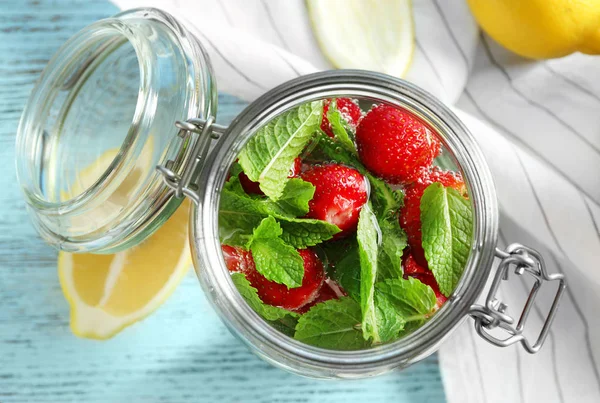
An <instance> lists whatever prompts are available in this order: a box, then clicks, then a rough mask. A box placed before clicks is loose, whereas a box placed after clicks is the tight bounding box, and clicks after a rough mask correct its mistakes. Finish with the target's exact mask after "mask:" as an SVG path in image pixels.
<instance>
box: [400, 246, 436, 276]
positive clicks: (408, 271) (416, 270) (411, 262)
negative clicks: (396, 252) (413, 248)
mask: <svg viewBox="0 0 600 403" xmlns="http://www.w3.org/2000/svg"><path fill="white" fill-rule="evenodd" d="M402 269H403V271H404V275H405V276H413V275H418V274H425V273H427V272H428V271H429V269H428V268H427V266H425V267H423V266H421V265H420V264H419V263H417V261H416V260H415V257H414V256H413V255H412V253H410V252H408V253H405V255H404V256H403V257H402Z"/></svg>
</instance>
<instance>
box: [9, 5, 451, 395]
mask: <svg viewBox="0 0 600 403" xmlns="http://www.w3.org/2000/svg"><path fill="white" fill-rule="evenodd" d="M117 11H118V10H117V9H116V7H115V6H114V5H112V4H110V3H108V2H106V1H98V0H95V1H83V0H82V1H76V0H60V1H58V0H56V1H23V0H16V1H14V0H13V1H9V0H4V1H0V168H1V172H2V174H1V175H0V189H1V190H0V402H3V403H5V402H21V401H27V402H31V401H56V402H65V401H102V402H139V401H145V402H150V401H226V402H228V401H245V402H248V401H256V402H266V401H293V402H313V401H314V402H339V401H343V402H362V401H368V402H369V403H372V402H383V401H390V402H391V401H393V402H443V401H444V400H445V399H444V392H443V388H442V384H441V380H440V373H439V369H438V362H437V357H436V356H433V357H430V358H428V359H426V360H425V361H424V362H422V363H420V364H418V365H415V366H413V367H411V368H409V369H408V370H404V371H401V372H400V371H399V372H394V373H391V374H388V375H384V376H381V377H378V378H374V379H368V380H361V381H315V380H310V379H305V378H302V377H298V376H295V375H291V374H288V373H286V372H283V371H281V370H279V369H276V368H274V367H272V366H270V365H269V364H267V363H265V362H263V361H261V360H260V359H259V358H257V357H256V356H254V355H253V354H251V353H250V352H249V351H248V350H247V349H246V347H245V346H244V345H243V344H242V343H241V342H240V341H238V340H236V339H235V338H234V337H233V336H232V335H231V334H230V333H229V332H228V331H227V330H226V328H225V327H224V326H223V324H222V323H221V322H220V320H219V318H218V317H217V316H216V314H215V313H214V312H213V311H212V310H211V308H210V307H209V305H208V303H207V301H206V299H205V298H204V296H203V295H202V292H201V289H200V287H199V285H198V283H197V280H196V278H195V275H194V274H193V273H192V272H190V273H189V275H188V276H187V278H186V279H185V280H184V281H183V283H182V284H181V285H180V286H179V288H178V289H177V291H176V292H175V293H174V295H173V296H172V297H171V298H170V299H169V300H168V301H167V303H166V304H165V305H164V306H163V307H161V308H160V309H159V310H158V311H157V312H156V313H155V314H154V315H152V316H151V317H149V318H148V319H146V320H145V321H143V322H141V323H138V324H136V325H134V326H132V327H130V328H128V329H126V330H125V331H124V332H123V333H121V334H119V335H118V336H117V337H115V338H113V339H112V340H110V341H107V342H97V341H92V340H83V339H79V338H77V337H75V336H73V335H72V334H71V333H70V331H69V327H68V320H69V312H68V306H67V303H66V302H65V300H64V299H63V296H62V293H61V290H60V286H59V283H58V277H57V274H56V252H55V251H54V250H52V249H51V248H50V247H48V246H46V245H45V244H44V243H43V242H42V241H41V240H40V239H39V238H38V237H37V236H36V234H35V233H34V230H33V228H32V226H31V225H30V223H29V221H28V218H27V214H26V212H25V207H24V203H23V201H22V199H21V196H20V192H19V189H18V186H17V183H16V176H15V169H14V140H15V132H16V127H17V123H18V119H19V115H20V113H21V109H22V108H23V106H24V103H25V100H26V98H27V96H28V94H29V92H30V91H31V88H32V86H33V83H34V81H35V80H36V78H37V76H38V75H39V73H40V72H41V70H42V68H43V67H44V65H45V64H46V62H47V60H48V59H49V57H50V56H51V55H52V54H53V52H54V51H55V50H56V49H57V48H58V47H59V46H60V44H61V43H62V42H63V41H65V40H66V39H67V38H68V37H69V36H70V35H71V34H73V33H74V32H76V31H77V30H78V29H80V28H82V27H83V26H85V25H86V24H89V23H91V22H92V21H94V20H97V19H100V18H103V17H107V16H109V15H112V14H114V13H116V12H117ZM219 101H220V105H219V109H220V113H219V122H220V123H223V124H226V123H228V122H229V121H230V120H231V119H232V118H233V116H235V115H236V114H237V113H238V112H239V111H240V110H241V109H242V108H243V107H244V104H243V103H242V102H240V101H237V100H236V99H235V98H232V97H228V96H224V95H222V96H220V98H219Z"/></svg>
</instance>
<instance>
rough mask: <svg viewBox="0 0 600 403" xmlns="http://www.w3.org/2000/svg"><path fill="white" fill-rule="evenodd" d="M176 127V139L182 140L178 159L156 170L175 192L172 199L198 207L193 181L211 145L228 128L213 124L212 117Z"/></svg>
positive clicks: (196, 187) (181, 123) (159, 166)
mask: <svg viewBox="0 0 600 403" xmlns="http://www.w3.org/2000/svg"><path fill="white" fill-rule="evenodd" d="M175 126H177V128H179V133H178V136H179V137H180V138H182V139H183V141H182V143H181V150H180V152H179V153H178V157H177V160H176V161H173V160H168V161H167V162H166V163H165V165H158V166H157V167H156V170H157V171H158V172H160V173H161V175H162V176H163V181H164V182H165V184H166V185H167V186H168V187H169V188H171V189H173V190H174V191H175V197H177V198H181V197H183V196H187V197H189V198H190V199H192V200H193V201H194V202H195V203H196V204H198V203H199V201H200V198H199V195H198V193H197V191H198V184H197V183H196V179H197V178H198V177H199V174H200V171H201V169H202V166H203V163H204V160H205V159H206V156H207V154H208V151H209V150H210V144H211V142H212V141H213V140H218V139H219V138H220V137H221V135H222V134H223V133H225V130H227V128H226V127H225V126H221V125H218V124H215V123H214V118H213V117H212V116H211V117H209V118H208V119H207V120H204V119H197V118H192V119H188V120H186V121H185V122H181V121H179V120H178V121H177V122H175ZM176 167H178V168H176Z"/></svg>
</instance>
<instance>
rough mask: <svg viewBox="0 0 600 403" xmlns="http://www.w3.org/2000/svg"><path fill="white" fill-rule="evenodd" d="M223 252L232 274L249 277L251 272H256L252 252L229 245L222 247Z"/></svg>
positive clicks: (226, 264)
mask: <svg viewBox="0 0 600 403" xmlns="http://www.w3.org/2000/svg"><path fill="white" fill-rule="evenodd" d="M221 250H222V251H223V259H224V260H225V266H227V268H228V269H229V271H230V272H232V273H242V274H245V275H247V274H248V273H250V272H253V271H256V266H255V265H254V260H253V259H252V255H251V254H250V252H248V251H246V250H244V249H242V248H238V247H234V246H229V245H221Z"/></svg>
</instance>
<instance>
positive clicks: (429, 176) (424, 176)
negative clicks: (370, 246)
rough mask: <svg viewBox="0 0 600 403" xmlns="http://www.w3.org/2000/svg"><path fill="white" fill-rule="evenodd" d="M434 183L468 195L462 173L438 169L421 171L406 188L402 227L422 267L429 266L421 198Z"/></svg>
mask: <svg viewBox="0 0 600 403" xmlns="http://www.w3.org/2000/svg"><path fill="white" fill-rule="evenodd" d="M434 182H439V183H441V184H442V185H444V186H446V187H452V188H454V189H456V190H458V191H459V192H460V193H461V194H463V195H466V193H467V191H466V187H465V183H464V182H463V180H462V176H461V175H460V173H458V172H452V171H442V170H441V169H439V168H438V167H434V168H432V169H431V170H429V169H422V170H420V171H419V173H418V177H417V178H416V179H415V181H414V182H413V183H411V184H409V185H407V186H406V187H405V193H404V206H403V207H402V209H401V210H400V226H401V227H402V229H404V231H405V232H406V235H407V236H408V244H409V245H410V248H411V253H412V256H413V257H414V259H415V260H416V262H417V263H418V264H419V265H421V266H427V261H426V260H425V252H424V251H423V246H422V244H421V196H423V192H424V191H425V189H426V188H427V186H429V185H431V184H432V183H434Z"/></svg>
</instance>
